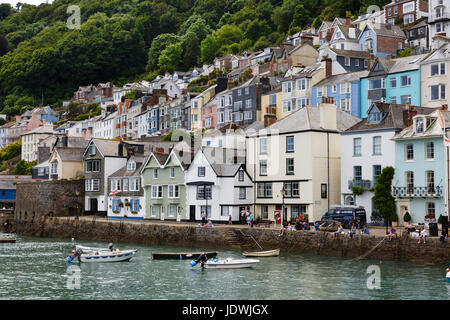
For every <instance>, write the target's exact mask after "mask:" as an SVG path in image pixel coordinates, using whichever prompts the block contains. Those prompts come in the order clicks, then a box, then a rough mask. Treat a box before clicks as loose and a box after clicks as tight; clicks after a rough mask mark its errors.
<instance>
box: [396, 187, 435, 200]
mask: <svg viewBox="0 0 450 320" xmlns="http://www.w3.org/2000/svg"><path fill="white" fill-rule="evenodd" d="M443 192H444V188H443V187H439V186H437V187H393V188H392V195H393V196H394V197H397V198H410V197H423V198H425V197H442V194H443Z"/></svg>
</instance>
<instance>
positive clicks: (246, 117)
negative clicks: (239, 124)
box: [244, 111, 253, 120]
mask: <svg viewBox="0 0 450 320" xmlns="http://www.w3.org/2000/svg"><path fill="white" fill-rule="evenodd" d="M252 118H253V113H252V112H251V111H246V112H244V120H251V119H252Z"/></svg>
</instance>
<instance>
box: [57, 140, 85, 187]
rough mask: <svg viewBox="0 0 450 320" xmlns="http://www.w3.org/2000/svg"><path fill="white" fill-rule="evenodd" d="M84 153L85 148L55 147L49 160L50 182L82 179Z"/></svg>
mask: <svg viewBox="0 0 450 320" xmlns="http://www.w3.org/2000/svg"><path fill="white" fill-rule="evenodd" d="M84 151H85V148H70V147H55V148H54V149H53V151H52V153H51V155H50V159H49V160H48V164H49V173H50V174H49V178H50V180H61V179H79V178H81V177H82V176H83V175H84V173H83V172H84V171H83V170H84V169H83V167H84V162H83V153H84Z"/></svg>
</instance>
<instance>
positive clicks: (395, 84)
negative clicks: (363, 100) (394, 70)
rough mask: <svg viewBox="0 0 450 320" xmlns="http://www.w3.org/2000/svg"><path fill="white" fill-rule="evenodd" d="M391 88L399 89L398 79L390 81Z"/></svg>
mask: <svg viewBox="0 0 450 320" xmlns="http://www.w3.org/2000/svg"><path fill="white" fill-rule="evenodd" d="M389 86H390V87H391V88H396V87H397V78H396V77H394V78H390V79H389Z"/></svg>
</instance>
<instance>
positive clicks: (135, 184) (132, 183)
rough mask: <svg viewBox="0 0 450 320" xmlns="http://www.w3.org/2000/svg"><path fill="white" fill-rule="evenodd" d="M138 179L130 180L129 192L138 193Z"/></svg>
mask: <svg viewBox="0 0 450 320" xmlns="http://www.w3.org/2000/svg"><path fill="white" fill-rule="evenodd" d="M139 182H140V179H139V178H133V179H130V191H139Z"/></svg>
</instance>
